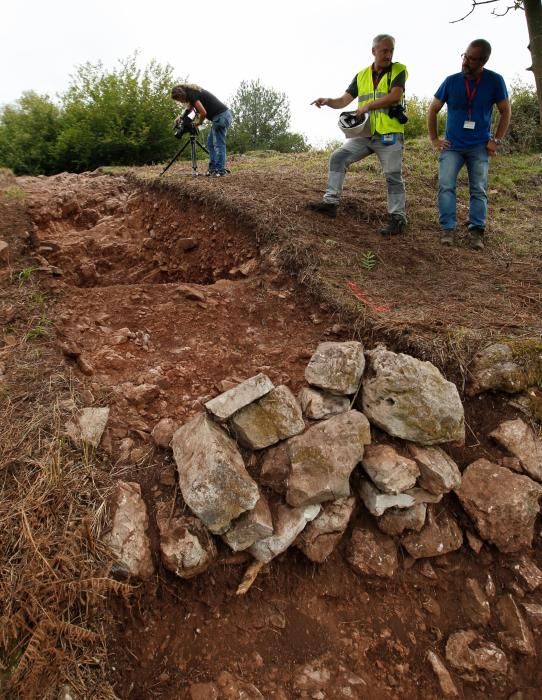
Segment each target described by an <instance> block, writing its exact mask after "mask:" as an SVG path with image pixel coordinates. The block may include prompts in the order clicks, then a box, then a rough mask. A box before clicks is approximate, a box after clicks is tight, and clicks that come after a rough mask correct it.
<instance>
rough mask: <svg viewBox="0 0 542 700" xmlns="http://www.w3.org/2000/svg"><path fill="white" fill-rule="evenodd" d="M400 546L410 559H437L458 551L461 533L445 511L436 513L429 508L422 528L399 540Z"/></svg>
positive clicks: (454, 521)
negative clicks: (442, 555)
mask: <svg viewBox="0 0 542 700" xmlns="http://www.w3.org/2000/svg"><path fill="white" fill-rule="evenodd" d="M401 544H402V545H403V547H404V548H405V549H406V550H407V552H408V553H409V554H410V556H411V557H414V559H420V558H423V557H437V556H440V555H441V554H447V553H448V552H453V551H455V550H456V549H459V548H460V547H461V545H462V544H463V532H462V531H461V528H460V527H459V525H458V524H457V522H456V520H455V519H454V518H453V516H452V515H451V514H450V513H448V511H447V510H441V511H439V512H438V513H437V512H436V511H434V510H433V509H431V508H429V509H428V512H427V521H426V524H425V526H424V528H423V529H422V530H421V531H420V532H418V533H411V534H409V535H406V536H404V537H403V538H402V539H401Z"/></svg>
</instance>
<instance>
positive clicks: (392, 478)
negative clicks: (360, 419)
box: [361, 444, 420, 494]
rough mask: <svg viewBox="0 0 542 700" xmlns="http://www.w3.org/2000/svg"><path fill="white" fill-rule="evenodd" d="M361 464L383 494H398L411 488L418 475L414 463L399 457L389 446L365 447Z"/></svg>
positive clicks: (418, 472)
mask: <svg viewBox="0 0 542 700" xmlns="http://www.w3.org/2000/svg"><path fill="white" fill-rule="evenodd" d="M361 464H362V466H363V468H364V469H365V471H366V472H367V474H368V475H369V477H370V478H371V480H372V482H373V483H374V485H375V486H376V487H377V488H379V489H380V490H381V491H383V492H384V493H393V494H398V493H402V492H404V491H407V490H408V489H410V488H413V487H414V486H415V485H416V479H417V478H418V476H419V474H420V471H419V469H418V467H417V465H416V462H414V461H413V460H411V459H407V458H406V457H403V456H402V455H400V454H399V453H398V452H397V451H396V450H394V448H393V447H391V445H374V444H373V445H367V447H366V448H365V452H364V454H363V459H362V460H361Z"/></svg>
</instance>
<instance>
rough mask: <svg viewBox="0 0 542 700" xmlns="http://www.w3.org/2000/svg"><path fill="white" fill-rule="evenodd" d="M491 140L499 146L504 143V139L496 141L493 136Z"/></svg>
mask: <svg viewBox="0 0 542 700" xmlns="http://www.w3.org/2000/svg"><path fill="white" fill-rule="evenodd" d="M489 140H490V141H494V142H495V143H496V144H497V146H500V145H501V143H502V139H496V138H495V137H493V136H492V137H491V138H490V139H489Z"/></svg>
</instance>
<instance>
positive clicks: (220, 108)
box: [186, 88, 228, 119]
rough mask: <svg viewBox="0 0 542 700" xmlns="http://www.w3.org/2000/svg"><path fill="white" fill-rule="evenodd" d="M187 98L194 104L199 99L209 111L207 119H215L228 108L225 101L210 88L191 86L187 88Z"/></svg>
mask: <svg viewBox="0 0 542 700" xmlns="http://www.w3.org/2000/svg"><path fill="white" fill-rule="evenodd" d="M186 98H187V100H188V101H189V102H190V104H191V105H192V106H194V104H195V102H197V101H198V100H199V101H200V102H201V104H202V105H203V106H204V108H205V111H206V112H207V119H214V118H215V117H216V116H218V115H219V114H222V112H225V111H226V110H227V109H228V108H227V107H226V105H225V104H224V103H223V102H221V101H220V100H219V99H218V98H217V97H215V96H214V95H213V94H212V93H211V92H209V91H208V90H192V89H191V88H187V89H186Z"/></svg>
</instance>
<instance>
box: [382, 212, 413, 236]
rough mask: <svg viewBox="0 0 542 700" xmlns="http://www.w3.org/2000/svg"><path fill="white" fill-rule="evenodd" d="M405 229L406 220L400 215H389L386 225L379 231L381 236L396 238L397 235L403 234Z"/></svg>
mask: <svg viewBox="0 0 542 700" xmlns="http://www.w3.org/2000/svg"><path fill="white" fill-rule="evenodd" d="M406 229H407V220H406V219H405V217H404V216H401V215H400V214H391V215H390V217H389V219H388V224H387V226H385V227H384V228H382V229H380V233H381V234H382V235H383V236H397V235H398V234H399V233H405V232H406Z"/></svg>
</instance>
